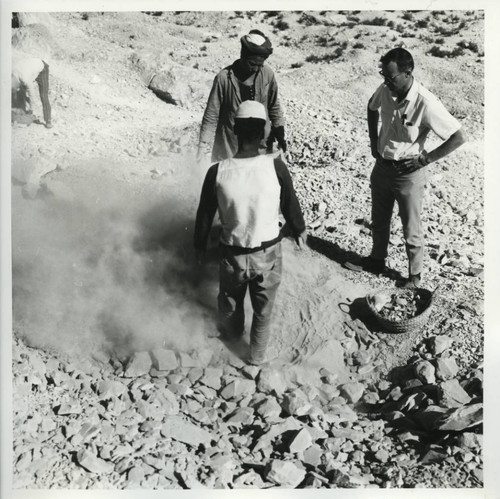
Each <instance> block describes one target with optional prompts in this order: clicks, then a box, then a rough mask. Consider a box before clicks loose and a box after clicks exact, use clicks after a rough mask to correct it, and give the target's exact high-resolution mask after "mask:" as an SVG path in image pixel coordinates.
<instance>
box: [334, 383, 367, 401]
mask: <svg viewBox="0 0 500 499" xmlns="http://www.w3.org/2000/svg"><path fill="white" fill-rule="evenodd" d="M339 388H340V393H341V395H342V397H344V398H345V399H346V400H347V401H348V402H349V403H351V404H354V403H356V402H357V401H358V400H359V399H360V398H361V397H362V396H363V393H364V391H365V385H363V383H358V382H353V383H344V384H343V385H340V387H339Z"/></svg>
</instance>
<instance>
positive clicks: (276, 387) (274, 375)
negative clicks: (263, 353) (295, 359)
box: [257, 367, 287, 396]
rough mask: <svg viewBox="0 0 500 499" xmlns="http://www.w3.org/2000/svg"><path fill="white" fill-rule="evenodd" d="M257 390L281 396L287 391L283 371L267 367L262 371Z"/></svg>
mask: <svg viewBox="0 0 500 499" xmlns="http://www.w3.org/2000/svg"><path fill="white" fill-rule="evenodd" d="M257 388H258V390H259V391H261V392H266V393H275V394H276V395H278V396H280V395H281V394H282V393H283V392H284V391H285V390H286V388H287V384H286V381H285V380H284V378H283V373H282V371H281V370H277V369H273V368H270V367H265V368H263V369H261V371H260V374H259V377H258V380H257Z"/></svg>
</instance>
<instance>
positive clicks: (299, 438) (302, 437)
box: [289, 428, 313, 454]
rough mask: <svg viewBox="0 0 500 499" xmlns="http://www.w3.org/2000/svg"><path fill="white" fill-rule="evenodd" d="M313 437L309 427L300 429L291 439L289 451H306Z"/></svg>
mask: <svg viewBox="0 0 500 499" xmlns="http://www.w3.org/2000/svg"><path fill="white" fill-rule="evenodd" d="M312 443H313V439H312V436H311V434H310V433H309V431H308V429H307V428H302V429H301V430H299V431H298V432H297V433H296V434H295V435H294V437H293V438H292V440H291V441H290V445H289V451H290V452H291V453H292V454H294V453H297V452H304V451H305V450H306V449H307V448H308V447H309V446H310V445H311V444H312Z"/></svg>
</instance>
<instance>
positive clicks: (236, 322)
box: [218, 243, 282, 360]
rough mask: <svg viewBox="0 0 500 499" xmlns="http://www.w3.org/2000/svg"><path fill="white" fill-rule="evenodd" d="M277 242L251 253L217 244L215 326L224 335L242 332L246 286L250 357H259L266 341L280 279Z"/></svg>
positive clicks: (280, 261) (280, 260)
mask: <svg viewBox="0 0 500 499" xmlns="http://www.w3.org/2000/svg"><path fill="white" fill-rule="evenodd" d="M281 271H282V254H281V243H277V244H275V245H273V246H271V247H269V248H266V249H262V250H259V251H255V252H252V253H248V252H247V253H245V252H242V251H240V250H238V249H236V248H234V247H229V246H224V245H221V255H220V262H219V296H218V309H219V329H220V330H221V331H222V332H223V333H224V334H225V335H226V336H229V337H230V336H233V337H239V336H241V335H242V334H243V333H244V328H245V311H244V300H245V295H246V291H247V288H248V289H249V292H250V300H251V302H252V308H253V318H252V326H251V329H250V358H251V359H253V360H262V359H263V357H264V353H265V350H266V347H267V344H268V342H269V337H270V324H271V314H272V310H273V305H274V300H275V297H276V291H277V290H278V287H279V284H280V282H281Z"/></svg>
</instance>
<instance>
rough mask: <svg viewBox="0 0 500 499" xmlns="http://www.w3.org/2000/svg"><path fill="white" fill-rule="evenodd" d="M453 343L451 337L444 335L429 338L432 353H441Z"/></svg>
mask: <svg viewBox="0 0 500 499" xmlns="http://www.w3.org/2000/svg"><path fill="white" fill-rule="evenodd" d="M452 345H453V338H450V337H449V336H446V335H444V334H443V335H440V336H434V337H432V338H431V342H430V347H431V352H432V354H433V355H441V354H442V353H443V352H444V351H446V350H448V348H450V347H451V346H452Z"/></svg>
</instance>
